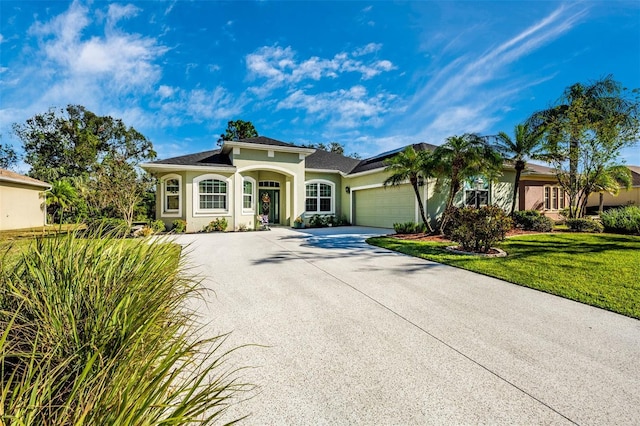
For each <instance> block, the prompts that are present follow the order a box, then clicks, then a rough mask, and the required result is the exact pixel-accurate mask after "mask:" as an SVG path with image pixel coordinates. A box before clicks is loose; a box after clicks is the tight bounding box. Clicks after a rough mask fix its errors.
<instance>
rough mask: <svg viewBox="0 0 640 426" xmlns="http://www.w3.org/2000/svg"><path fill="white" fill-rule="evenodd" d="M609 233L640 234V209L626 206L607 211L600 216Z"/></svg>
mask: <svg viewBox="0 0 640 426" xmlns="http://www.w3.org/2000/svg"><path fill="white" fill-rule="evenodd" d="M600 219H601V220H602V225H603V226H604V229H606V230H607V232H615V233H620V234H640V207H638V206H626V207H619V208H617V209H611V210H607V211H606V212H603V213H601V214H600Z"/></svg>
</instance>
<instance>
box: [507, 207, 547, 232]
mask: <svg viewBox="0 0 640 426" xmlns="http://www.w3.org/2000/svg"><path fill="white" fill-rule="evenodd" d="M512 217H513V222H514V225H515V227H516V228H518V229H523V230H525V231H538V232H551V230H553V225H554V222H553V220H551V219H550V218H548V217H546V216H543V215H541V214H540V212H539V211H537V210H520V211H515V212H513V215H512Z"/></svg>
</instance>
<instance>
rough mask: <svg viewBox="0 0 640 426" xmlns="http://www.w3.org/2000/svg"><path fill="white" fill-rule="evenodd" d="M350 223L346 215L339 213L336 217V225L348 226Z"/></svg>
mask: <svg viewBox="0 0 640 426" xmlns="http://www.w3.org/2000/svg"><path fill="white" fill-rule="evenodd" d="M349 225H351V223H350V222H349V220H348V219H347V216H346V215H340V217H336V226H349Z"/></svg>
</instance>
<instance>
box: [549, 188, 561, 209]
mask: <svg viewBox="0 0 640 426" xmlns="http://www.w3.org/2000/svg"><path fill="white" fill-rule="evenodd" d="M564 208H565V193H564V189H562V188H560V187H559V186H545V187H544V209H545V210H562V209H564Z"/></svg>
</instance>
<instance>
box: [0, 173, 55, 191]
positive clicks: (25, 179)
mask: <svg viewBox="0 0 640 426" xmlns="http://www.w3.org/2000/svg"><path fill="white" fill-rule="evenodd" d="M0 181H4V182H12V183H20V184H23V185H30V186H37V187H39V188H51V185H49V184H48V183H47V182H43V181H41V180H38V179H34V178H32V177H29V176H25V175H21V174H19V173H16V172H12V171H11V170H6V169H0Z"/></svg>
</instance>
